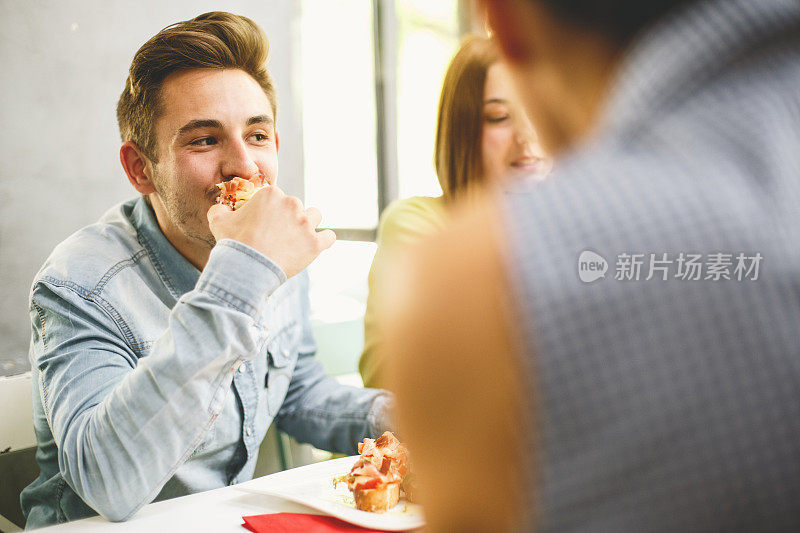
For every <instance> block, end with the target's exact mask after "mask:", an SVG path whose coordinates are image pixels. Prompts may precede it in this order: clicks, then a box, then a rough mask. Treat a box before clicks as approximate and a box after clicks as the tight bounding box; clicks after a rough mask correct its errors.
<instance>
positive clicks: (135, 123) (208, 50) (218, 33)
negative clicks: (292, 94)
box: [117, 11, 277, 162]
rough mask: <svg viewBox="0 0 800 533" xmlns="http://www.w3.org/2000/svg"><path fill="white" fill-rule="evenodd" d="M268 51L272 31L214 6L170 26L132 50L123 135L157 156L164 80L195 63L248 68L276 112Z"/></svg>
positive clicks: (120, 111) (120, 117) (121, 115)
mask: <svg viewBox="0 0 800 533" xmlns="http://www.w3.org/2000/svg"><path fill="white" fill-rule="evenodd" d="M268 56H269V41H268V40H267V36H266V35H265V34H264V31H263V30H262V29H261V28H260V27H259V26H258V25H257V24H256V23H255V22H253V21H252V20H250V19H249V18H247V17H243V16H240V15H234V14H232V13H225V12H220V11H214V12H211V13H205V14H203V15H199V16H197V17H195V18H193V19H191V20H187V21H184V22H178V23H176V24H172V25H171V26H167V27H166V28H164V29H163V30H161V31H160V32H158V33H157V34H156V35H155V36H153V37H152V38H151V39H150V40H148V41H147V42H146V43H144V45H142V47H141V48H139V50H138V51H137V52H136V54H135V55H134V56H133V61H132V62H131V67H130V70H129V72H128V79H127V80H126V82H125V89H124V90H123V91H122V95H121V96H120V99H119V102H118V103H117V122H118V123H119V130H120V135H121V137H122V140H123V141H132V142H134V143H136V145H137V146H138V147H139V149H140V150H142V151H143V152H144V154H145V155H146V156H147V157H148V158H149V159H150V160H151V161H154V162H156V161H158V153H157V146H156V136H155V123H156V120H157V119H158V117H159V116H160V114H161V112H162V109H161V108H160V104H161V102H160V91H161V86H162V84H163V82H164V80H165V79H166V78H167V77H168V76H169V75H170V74H173V73H176V72H180V71H184V70H190V69H240V70H243V71H244V72H246V73H247V74H249V75H250V76H252V77H253V79H255V80H256V82H257V83H258V84H259V85H260V86H261V88H262V89H263V90H264V93H266V95H267V98H269V101H270V103H271V104H272V112H273V115H275V116H277V115H276V112H277V109H276V99H275V87H274V85H273V81H272V77H271V76H270V74H269V72H268V71H267V68H266V61H267V57H268Z"/></svg>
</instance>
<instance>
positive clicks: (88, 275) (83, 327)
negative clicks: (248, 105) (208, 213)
mask: <svg viewBox="0 0 800 533" xmlns="http://www.w3.org/2000/svg"><path fill="white" fill-rule="evenodd" d="M31 321H32V332H33V334H32V340H31V349H30V359H31V366H32V370H33V380H32V381H33V403H34V427H35V431H36V439H37V442H38V446H39V449H38V451H37V455H36V457H37V460H38V463H39V466H40V468H41V474H40V476H39V477H38V479H36V480H35V481H34V482H33V483H32V484H31V485H30V486H28V487H27V488H26V489H25V490H24V491H23V492H22V496H21V498H20V499H21V503H22V508H23V511H24V512H25V515H26V517H27V520H28V522H27V527H28V528H33V527H40V526H44V525H48V524H53V523H57V522H64V521H69V520H74V519H77V518H82V517H85V516H90V515H94V514H95V513H99V514H101V515H102V516H104V517H106V518H108V519H110V520H125V519H127V518H129V517H130V516H131V515H133V514H134V513H135V512H136V511H137V510H138V509H139V508H140V507H142V506H143V505H145V504H147V503H150V502H151V501H154V500H161V499H166V498H172V497H175V496H180V495H184V494H189V493H193V492H198V491H203V490H208V489H213V488H216V487H221V486H225V485H228V484H232V483H236V482H239V481H243V480H247V479H250V478H251V477H252V475H253V470H254V468H255V463H256V457H257V454H258V448H259V445H260V443H261V441H262V439H263V438H264V435H265V434H266V432H267V428H269V426H270V424H271V423H272V421H273V420H274V421H275V422H276V423H277V424H278V427H279V428H280V429H282V430H284V431H286V432H288V433H289V434H290V435H292V436H294V437H295V438H297V439H298V440H300V441H302V442H309V443H312V444H313V445H315V446H317V447H319V448H324V449H328V450H333V451H338V452H344V453H354V452H355V449H356V443H357V442H358V441H360V440H361V439H362V438H364V437H367V436H375V435H377V434H379V433H381V432H382V431H383V430H384V429H386V426H387V423H388V422H387V420H388V411H389V404H390V402H391V397H390V396H389V395H388V393H386V392H384V391H377V390H372V389H359V388H355V387H347V386H343V385H340V384H338V383H337V382H336V381H335V380H333V379H331V378H329V377H327V376H326V375H325V373H324V371H323V369H322V366H321V365H320V363H319V362H318V361H317V360H316V359H315V358H314V357H313V354H314V352H315V350H316V345H315V343H314V340H313V336H312V333H311V327H310V323H309V301H308V275H307V274H306V273H305V272H303V273H301V274H299V275H297V276H295V277H293V278H291V279H289V280H287V279H286V276H285V274H284V273H283V271H282V270H281V269H280V268H279V267H278V266H277V265H275V264H274V263H273V262H272V261H270V260H269V259H267V258H266V257H265V256H263V255H262V254H260V253H258V252H256V251H255V250H253V249H252V248H250V247H248V246H245V245H243V244H241V243H239V242H236V241H232V240H229V239H224V240H221V241H220V242H218V243H217V246H216V247H215V248H214V250H213V251H212V252H211V257H210V259H209V261H208V264H207V265H206V267H205V269H204V270H203V272H202V273H201V272H200V271H198V270H197V269H196V268H195V267H194V266H192V265H191V264H190V263H189V262H188V261H187V260H186V259H185V258H184V257H183V256H181V255H180V253H178V251H177V250H176V249H175V248H174V247H173V246H172V245H171V244H170V243H169V241H168V240H167V239H166V238H165V237H164V235H163V233H162V232H161V230H160V228H159V226H158V223H157V222H156V219H155V215H154V213H153V211H152V209H151V208H150V206H149V205H148V204H147V203H146V202H145V201H144V200H143V199H141V198H140V199H136V200H131V201H129V202H126V203H124V204H121V205H119V206H117V207H115V208H113V209H111V210H110V211H109V212H108V213H106V214H105V215H104V216H103V217H102V218H101V219H100V221H99V222H97V223H96V224H93V225H91V226H88V227H86V228H84V229H82V230H80V231H78V232H77V233H75V234H74V235H72V236H71V237H69V238H68V239H67V240H66V241H64V242H63V243H61V244H60V245H58V246H57V247H56V249H55V250H54V251H53V253H52V254H51V256H50V257H49V258H48V260H47V261H46V262H45V265H44V266H43V267H42V269H41V270H40V271H39V273H38V274H37V275H36V278H35V280H34V283H33V288H32V290H31Z"/></svg>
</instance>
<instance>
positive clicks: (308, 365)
mask: <svg viewBox="0 0 800 533" xmlns="http://www.w3.org/2000/svg"><path fill="white" fill-rule="evenodd" d="M301 281H302V283H303V284H305V286H304V287H303V290H301V291H299V294H300V295H301V296H300V298H301V302H300V313H301V316H300V320H301V324H302V332H303V339H302V340H301V342H300V354H299V355H298V358H297V364H296V365H295V368H294V372H293V374H292V380H291V382H290V384H289V389H288V391H287V393H286V397H285V398H284V401H283V404H282V406H281V408H280V410H279V412H278V414H277V416H276V418H275V420H276V423H277V425H278V428H280V429H281V430H282V431H285V432H286V433H288V434H289V435H291V436H292V437H294V438H295V439H296V440H298V441H300V442H308V443H310V444H313V445H314V446H315V447H317V448H320V449H323V450H330V451H333V452H338V453H347V454H352V453H356V451H357V444H358V443H359V442H360V441H361V440H362V439H364V438H365V437H375V436H378V435H380V434H382V433H383V432H384V431H386V430H387V429H391V427H392V425H393V424H392V421H391V412H392V404H393V396H392V395H391V393H389V392H387V391H383V390H379V389H365V388H359V387H351V386H347V385H342V384H340V383H339V382H337V381H336V380H335V379H333V378H332V377H330V376H328V375H327V374H326V373H325V370H324V368H323V366H322V364H321V363H320V362H319V360H317V358H316V357H314V355H315V350H316V344H315V343H314V339H313V333H312V330H311V322H310V318H309V315H310V304H309V299H308V290H307V284H308V278H307V276H306V275H305V274H303V278H302V280H301Z"/></svg>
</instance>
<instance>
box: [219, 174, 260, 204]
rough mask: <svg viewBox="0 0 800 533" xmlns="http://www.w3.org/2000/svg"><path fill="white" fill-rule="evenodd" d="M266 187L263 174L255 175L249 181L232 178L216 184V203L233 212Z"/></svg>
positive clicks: (236, 177)
mask: <svg viewBox="0 0 800 533" xmlns="http://www.w3.org/2000/svg"><path fill="white" fill-rule="evenodd" d="M265 185H266V183H265V180H264V175H263V174H257V175H255V176H253V177H252V178H250V179H244V178H240V177H238V176H235V177H233V178H232V179H230V180H228V181H223V182H222V183H218V184H217V187H219V189H220V191H221V192H220V194H219V196H217V203H218V204H222V205H227V206H228V207H230V208H231V209H233V210H234V211H235V210H236V209H239V208H240V207H242V206H243V205H244V204H245V202H247V200H249V199H250V198H251V197H252V196H253V195H254V194H255V193H256V191H257V190H259V189H262V188H264V186H265Z"/></svg>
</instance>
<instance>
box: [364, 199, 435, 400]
mask: <svg viewBox="0 0 800 533" xmlns="http://www.w3.org/2000/svg"><path fill="white" fill-rule="evenodd" d="M445 220H446V215H445V203H444V200H443V199H442V197H441V196H439V197H436V198H431V197H429V196H413V197H411V198H406V199H404V200H398V201H396V202H393V203H392V204H391V205H390V206H389V207H387V208H386V210H385V211H384V212H383V215H381V221H380V224H379V225H378V249H377V251H376V252H375V258H374V259H373V260H372V267H371V268H370V270H369V278H368V284H369V295H368V296H367V309H366V312H365V313H364V351H363V352H362V354H361V360H360V361H359V363H358V368H359V370H360V372H361V377H362V378H363V380H364V385H366V386H367V387H378V388H381V387H382V386H383V385H384V380H383V379H382V376H381V372H382V370H383V364H382V362H381V358H380V355H379V352H380V343H381V338H382V333H381V331H380V327H379V324H378V323H377V321H376V317H375V309H376V308H377V305H376V301H377V300H378V299H379V298H380V294H379V293H380V291H379V290H377V287H380V286H381V283H380V278H381V276H384V275H385V274H384V273H385V272H386V268H387V266H388V265H389V264H391V262H392V257H393V256H395V255H396V254H398V253H402V250H403V249H405V248H406V247H408V246H409V245H412V244H414V243H416V242H418V241H419V240H420V239H422V238H423V237H425V236H427V235H430V234H432V233H435V232H436V231H437V230H440V229H442V228H444V225H445Z"/></svg>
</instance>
